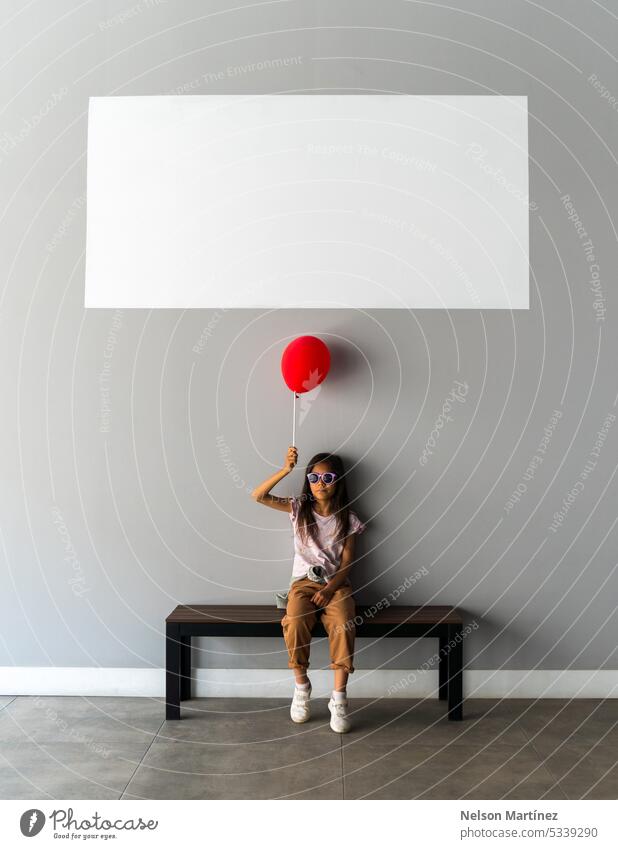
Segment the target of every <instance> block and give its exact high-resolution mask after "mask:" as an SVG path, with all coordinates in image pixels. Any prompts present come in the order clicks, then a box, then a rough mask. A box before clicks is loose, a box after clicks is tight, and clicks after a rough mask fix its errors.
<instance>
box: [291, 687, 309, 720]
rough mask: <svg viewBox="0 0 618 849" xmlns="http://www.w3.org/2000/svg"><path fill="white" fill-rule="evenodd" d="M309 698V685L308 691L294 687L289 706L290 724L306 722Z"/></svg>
mask: <svg viewBox="0 0 618 849" xmlns="http://www.w3.org/2000/svg"><path fill="white" fill-rule="evenodd" d="M310 697H311V684H309V689H308V690H301V689H300V688H299V687H294V698H293V699H292V704H291V705H290V716H291V717H292V722H306V721H307V720H308V719H309V716H310V713H311V711H310V709H309V699H310Z"/></svg>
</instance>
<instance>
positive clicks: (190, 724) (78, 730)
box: [0, 696, 618, 799]
mask: <svg viewBox="0 0 618 849" xmlns="http://www.w3.org/2000/svg"><path fill="white" fill-rule="evenodd" d="M350 705H351V709H352V718H353V722H354V727H353V730H352V731H351V732H350V733H349V734H345V735H339V734H335V733H333V732H332V731H331V730H330V727H329V725H328V719H329V714H328V710H327V706H326V699H324V698H315V699H313V700H312V717H311V720H310V721H309V722H307V723H305V724H303V725H295V724H294V723H293V722H291V720H290V718H289V703H288V701H285V700H281V699H193V700H192V701H191V702H184V703H183V709H182V711H183V713H182V715H183V719H182V720H181V721H180V722H166V721H165V720H164V718H163V717H164V706H163V701H162V700H160V699H148V698H85V697H84V698H81V697H80V698H75V697H68V696H65V697H39V696H19V697H15V698H11V697H3V698H0V755H1V756H2V758H1V760H0V763H1V764H2V769H1V770H0V798H3V799H32V798H37V799H38V798H42V799H45V798H50V799H275V798H277V799H283V798H293V799H361V798H367V799H417V798H418V799H582V798H586V799H616V798H618V765H617V762H618V700H616V699H614V700H605V701H602V700H595V699H577V700H571V701H568V700H563V699H546V700H543V701H534V700H527V699H508V700H503V701H499V700H494V699H469V700H468V701H467V702H466V704H465V714H466V718H465V719H464V721H463V722H448V721H447V720H446V717H445V713H444V710H445V708H444V704H443V703H442V702H439V701H437V700H435V699H427V700H415V701H408V700H404V699H390V700H385V699H382V700H378V701H374V700H370V699H351V700H350Z"/></svg>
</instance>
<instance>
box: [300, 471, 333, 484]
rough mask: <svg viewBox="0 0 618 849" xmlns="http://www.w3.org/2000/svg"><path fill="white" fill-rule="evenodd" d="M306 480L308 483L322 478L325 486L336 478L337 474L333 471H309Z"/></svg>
mask: <svg viewBox="0 0 618 849" xmlns="http://www.w3.org/2000/svg"><path fill="white" fill-rule="evenodd" d="M307 480H308V481H309V483H317V482H318V481H319V480H323V481H324V483H325V484H326V486H330V485H331V484H332V483H334V482H335V481H336V480H337V474H336V473H335V472H322V473H321V474H320V473H319V472H311V473H310V474H308V475H307Z"/></svg>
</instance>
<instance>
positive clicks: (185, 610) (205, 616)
mask: <svg viewBox="0 0 618 849" xmlns="http://www.w3.org/2000/svg"><path fill="white" fill-rule="evenodd" d="M356 611H357V612H356V617H355V619H354V622H355V624H356V636H357V637H399V638H402V637H403V638H406V639H407V638H414V637H432V638H434V639H437V640H438V642H439V652H438V657H439V660H438V698H440V699H444V700H446V701H447V715H448V718H449V719H451V720H461V719H462V718H463V616H462V613H461V611H459V610H458V609H457V608H456V607H450V606H448V605H433V606H430V605H427V606H419V607H412V606H404V605H388V606H386V607H384V608H383V609H381V610H377V609H376V606H375V605H373V606H367V605H365V606H362V605H359V604H357V608H356ZM284 615H285V609H284V608H278V607H275V606H274V605H273V606H271V605H262V604H181V605H179V606H178V607H176V608H175V609H174V610H173V611H172V612H171V613H170V615H169V616H168V617H167V619H166V620H165V644H166V650H165V670H166V673H165V716H166V719H170V720H176V719H180V702H181V701H182V700H186V699H190V698H191V639H192V637H281V638H282V639H283V631H282V628H281V620H282V618H283V616H284ZM313 636H317V637H322V636H326V632H325V631H324V628H323V626H322V624H321V622H320V617H319V615H318V619H317V622H316V625H315V627H314V629H313Z"/></svg>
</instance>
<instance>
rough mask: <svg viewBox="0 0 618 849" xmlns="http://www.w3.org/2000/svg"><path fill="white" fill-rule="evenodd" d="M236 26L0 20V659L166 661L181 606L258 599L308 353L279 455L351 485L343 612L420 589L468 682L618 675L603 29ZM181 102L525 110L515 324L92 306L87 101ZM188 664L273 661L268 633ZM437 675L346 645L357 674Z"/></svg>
mask: <svg viewBox="0 0 618 849" xmlns="http://www.w3.org/2000/svg"><path fill="white" fill-rule="evenodd" d="M238 5H239V4H238V3H237V2H235V3H234V4H231V3H225V2H218V3H202V2H197V0H191V2H189V0H184V2H171V0H169V2H166V3H163V2H160V3H157V2H154V0H153V1H152V2H150V3H148V2H146V0H141V2H136V3H131V0H120V2H113V3H112V2H109V3H108V2H96V0H93V2H89V3H81V2H78V0H62V1H60V0H52V1H51V2H43V0H38V2H34V3H27V2H25V0H20V2H17V0H10V2H8V1H6V0H5V2H4V3H3V5H2V13H1V17H2V21H0V23H1V24H2V25H3V26H2V28H1V29H0V48H1V49H0V55H2V56H3V57H4V61H6V62H7V66H6V68H5V70H3V72H2V75H1V76H0V88H1V92H0V101H1V103H2V115H1V124H0V133H1V141H2V143H1V145H0V160H1V161H0V185H1V195H0V197H1V206H2V229H1V230H0V239H1V247H2V250H1V254H0V263H1V266H2V312H1V317H2V339H3V342H4V353H3V357H2V363H1V372H0V374H1V379H2V400H3V414H2V417H1V419H0V421H1V427H2V446H3V449H4V450H3V452H2V458H3V459H2V487H1V493H2V496H1V497H2V504H1V513H0V515H1V522H2V526H1V531H2V539H1V541H2V549H1V551H0V564H1V565H0V569H1V576H2V593H1V594H0V605H1V608H0V613H1V616H0V628H1V635H2V640H0V665H13V664H15V665H58V666H71V665H76V666H97V665H101V666H113V667H120V666H138V667H139V666H144V667H148V666H161V665H162V664H163V639H162V623H163V619H164V617H165V615H166V614H167V613H168V612H169V611H170V610H171V608H172V607H173V606H174V605H176V604H177V603H179V602H208V601H211V602H216V601H219V602H227V603H231V602H246V603H248V602H256V603H270V602H271V598H272V593H273V591H274V590H276V589H279V588H282V587H285V586H286V585H287V580H288V575H289V573H290V568H291V544H292V540H291V532H290V526H289V520H288V517H287V516H286V515H285V514H282V513H278V512H275V511H270V510H267V509H266V508H264V507H262V506H260V505H257V504H255V503H254V502H253V501H252V500H251V499H250V497H249V495H248V490H250V489H251V488H253V486H255V484H256V483H258V482H259V481H261V480H262V479H264V478H265V477H266V476H268V475H269V474H271V473H272V471H273V470H274V469H276V468H277V467H279V466H280V464H281V463H282V462H283V458H284V455H285V450H286V448H287V445H288V444H289V443H290V440H291V409H290V397H289V393H288V392H287V390H285V388H284V386H283V383H282V381H281V379H280V377H279V357H280V353H281V350H282V348H283V346H284V345H285V343H286V342H287V341H289V340H290V339H291V338H293V337H294V336H296V335H299V334H302V333H316V334H319V335H320V336H322V338H324V339H325V340H326V341H327V342H328V343H329V344H330V345H331V346H332V349H333V354H334V367H333V371H332V375H331V376H330V377H329V379H328V381H327V383H326V384H324V387H323V390H322V391H321V392H320V393H319V395H318V397H317V398H316V399H315V401H314V402H313V404H312V405H311V406H310V408H309V409H308V411H307V413H306V416H305V418H304V420H303V423H302V425H301V426H300V427H299V429H298V434H297V444H298V446H299V449H300V463H301V464H302V463H303V462H306V460H307V459H308V458H309V457H310V455H311V454H312V453H314V452H315V451H318V450H325V449H328V450H336V451H339V452H341V453H342V455H343V456H344V458H345V460H346V461H347V463H348V464H349V467H350V469H351V470H352V471H351V476H350V477H351V480H350V486H351V490H352V493H353V496H354V498H355V499H357V501H356V502H355V508H356V509H357V510H358V512H359V513H360V515H361V516H362V517H363V518H364V519H366V520H368V522H369V529H368V531H367V533H366V534H365V535H364V536H362V537H360V538H359V558H358V562H357V564H356V566H355V583H356V588H357V598H358V599H359V600H366V601H374V600H379V599H381V598H383V597H385V598H388V597H389V594H390V593H392V592H393V590H394V589H395V588H396V587H397V586H398V585H399V584H400V583H401V582H402V581H404V580H405V579H406V578H407V577H408V578H409V576H411V575H413V574H414V573H415V572H417V571H420V570H422V571H423V572H424V573H425V574H423V575H422V577H421V579H420V580H419V581H418V582H416V583H415V584H414V585H413V586H411V587H409V588H408V589H407V590H406V591H405V592H404V593H403V594H402V595H401V596H400V597H399V599H398V602H399V603H408V604H420V603H425V602H426V603H434V604H445V603H449V604H456V605H460V606H461V607H463V608H464V609H465V611H466V613H467V616H468V618H469V620H470V622H477V623H478V625H479V627H478V628H476V629H475V630H472V631H471V633H470V636H469V637H467V655H468V659H469V663H470V666H471V667H473V668H479V669H481V668H482V669H487V668H498V667H504V668H532V667H539V668H547V669H556V668H558V669H560V668H567V667H571V668H582V669H586V668H587V669H593V668H607V669H612V668H615V667H616V654H615V651H616V633H617V621H616V615H615V604H616V597H617V591H618V577H617V574H616V571H615V570H616V555H615V549H616V540H617V537H618V533H617V530H616V503H617V502H616V496H617V490H618V487H617V482H616V477H615V475H616V460H617V445H618V423H615V422H614V423H611V422H610V423H609V425H606V426H604V421H605V420H606V417H607V416H608V414H611V415H616V413H617V410H616V407H615V399H616V393H617V392H618V376H617V370H616V366H615V364H616V361H617V356H616V354H617V352H616V348H617V342H616V340H617V335H618V334H617V332H616V331H617V329H618V321H617V318H616V303H615V292H614V291H613V290H612V289H611V288H610V287H611V285H612V284H614V287H615V273H614V270H615V267H616V233H615V230H614V226H613V224H612V222H611V215H612V214H614V215H615V212H616V204H615V201H616V192H615V182H614V183H613V184H612V182H611V175H612V174H614V177H615V164H616V160H615V158H614V155H613V154H612V153H611V150H612V149H613V151H614V153H615V151H616V149H617V145H616V141H617V139H616V135H617V132H616V126H617V115H616V109H615V105H616V104H615V101H614V102H612V101H611V100H610V96H614V97H615V96H617V95H618V80H617V78H616V73H615V65H614V64H613V61H612V59H611V57H610V55H609V51H610V49H611V47H612V45H615V44H616V31H617V27H616V18H615V13H617V12H618V4H617V3H616V2H615V0H611V2H608V3H606V4H605V6H606V7H607V11H605V10H604V9H603V7H602V6H601V5H599V4H593V3H581V2H574V0H569V2H564V0H561V1H560V2H558V0H552V2H549V3H548V2H544V3H542V4H541V5H540V6H539V5H538V4H532V3H528V2H525V0H516V2H504V1H503V2H498V3H496V2H495V0H477V2H474V0H466V2H455V3H452V2H451V3H449V4H448V8H447V7H446V5H445V7H441V6H440V4H439V3H435V4H433V3H432V4H423V3H408V2H389V0H386V2H380V3H371V2H358V0H350V2H333V0H324V2H320V3H308V2H279V3H264V4H258V5H255V4H251V5H249V4H247V9H246V11H243V10H242V9H240V10H232V8H231V7H232V6H234V7H236V6H238ZM121 12H123V13H126V14H125V15H123V16H121V17H117V16H118V14H119V13H121ZM115 16H116V17H115ZM251 63H254V67H253V68H251V67H250V65H251ZM255 63H262V64H261V65H255ZM593 74H594V75H596V77H595V78H593V79H592V80H590V79H589V78H590V77H591V75H593ZM595 83H596V87H595ZM601 86H604V87H605V88H606V89H607V91H605V89H603V88H601ZM183 87H184V88H183ZM172 91H176V92H178V91H184V92H186V93H195V94H208V93H251V92H259V93H264V92H273V93H275V92H276V93H286V92H306V93H307V94H311V92H316V91H319V92H347V93H350V94H353V93H355V92H401V93H409V94H427V93H431V94H442V93H449V94H481V95H482V94H487V95H490V94H525V95H527V96H528V98H529V109H530V120H529V134H530V138H529V142H530V195H531V199H532V200H533V201H534V203H535V204H536V205H537V206H538V208H537V209H536V210H535V211H533V212H531V215H530V238H531V266H532V267H531V282H530V286H531V309H530V310H529V311H521V312H516V313H513V314H509V313H508V312H502V311H500V312H492V311H478V312H477V311H459V312H457V311H455V312H451V313H447V312H441V311H433V310H430V311H422V310H419V311H416V312H405V311H390V310H388V311H375V312H369V313H363V312H361V311H346V310H343V311H316V310H308V311H299V310H285V309H282V310H279V311H277V312H267V311H258V310H256V311H244V310H240V311H227V312H217V311H200V310H197V311H180V310H170V311H161V312H156V311H148V310H135V311H124V312H121V313H115V312H114V311H113V310H112V311H88V312H86V311H85V310H84V309H83V306H82V304H83V289H84V235H85V209H84V192H85V178H86V157H85V149H86V136H87V124H86V110H87V105H88V97H89V96H90V95H130V94H131V95H136V94H138V95H139V94H144V95H148V94H161V93H168V92H172ZM565 194H568V195H570V198H571V200H572V202H573V204H574V209H575V210H576V212H577V214H578V216H579V218H580V220H581V222H582V226H583V227H584V229H585V231H586V234H587V235H586V236H585V237H580V234H579V233H578V230H577V228H576V223H577V222H576V220H575V218H574V215H575V213H574V212H572V211H571V217H572V219H573V220H570V219H569V210H568V209H567V208H566V206H565V202H564V201H563V200H561V198H562V196H563V195H565ZM376 226H378V225H376ZM588 240H590V241H591V245H592V247H591V248H590V249H591V251H592V253H593V254H594V256H595V257H596V260H595V261H594V262H593V263H590V261H589V258H588V257H587V254H586V249H585V244H584V243H585V242H587V241H588ZM588 247H590V246H588ZM595 265H598V266H599V269H598V270H599V273H600V278H599V279H600V284H599V287H598V289H597V291H596V292H595V291H593V289H592V288H591V285H590V281H591V274H592V271H594V270H596V269H594V266H595ZM200 338H201V339H202V343H201V346H200V342H199V340H200ZM196 346H197V348H198V351H197V352H196V351H195V350H194V348H195V347H196ZM456 380H458V381H461V382H462V383H466V384H467V386H468V390H467V395H466V396H465V400H464V401H463V403H460V402H453V412H452V415H451V418H452V421H446V422H444V426H443V427H442V428H440V430H439V436H438V439H437V442H436V448H435V451H434V453H433V455H430V456H429V460H428V462H427V463H425V464H424V465H423V464H422V463H421V462H420V459H419V458H420V457H421V454H422V452H423V449H424V447H425V446H426V444H427V440H428V439H429V438H430V434H431V431H432V429H433V428H434V425H435V422H436V419H437V418H438V416H439V415H440V412H441V410H442V406H443V404H444V402H445V399H446V398H447V396H448V395H449V393H450V392H451V391H452V389H453V386H454V381H456ZM555 410H558V411H559V413H561V417H560V418H559V419H557V424H556V426H555V427H553V428H552V425H551V420H552V415H553V411H555ZM548 426H549V430H548V431H547V434H548V436H547V438H546V441H545V449H546V450H545V454H544V455H542V463H540V464H539V463H538V462H537V461H534V460H533V458H534V457H535V455H537V456H541V455H539V454H538V446H539V444H540V443H541V442H542V440H543V438H544V429H545V428H547V427H548ZM599 431H601V436H600V437H599V436H598V435H597V434H598V432H599ZM217 440H218V441H217ZM597 441H598V443H599V448H598V449H597V450H596V451H595V442H597ZM591 452H593V458H594V459H595V460H596V465H595V466H594V467H592V466H586V464H587V462H588V461H589V459H590V457H591ZM531 463H532V465H533V468H531V471H530V472H529V473H528V475H527V477H526V469H527V468H528V467H529V465H530V464H531ZM587 468H588V470H589V472H588V473H587V472H586V469H587ZM582 473H583V474H584V475H587V476H586V477H585V478H582V477H581V475H582ZM301 477H302V469H300V468H299V469H296V470H295V471H294V473H293V474H292V475H291V476H290V477H289V478H287V479H286V480H285V481H284V482H283V483H282V484H281V485H280V486H279V487H278V489H277V490H275V491H276V492H278V493H279V494H281V495H289V494H292V493H294V492H298V490H299V488H300V486H301ZM522 484H525V486H526V487H527V490H526V491H525V492H524V493H523V495H522V496H521V500H520V501H519V502H518V503H516V504H514V506H513V507H512V509H510V510H507V509H506V507H505V505H506V504H507V502H508V500H509V498H510V496H511V494H512V493H513V492H514V491H515V490H516V488H517V487H518V485H519V488H520V490H521V489H522V488H523V487H522V486H521V485H522ZM569 492H572V493H573V494H572V495H571V496H569V495H568V493H569ZM565 498H566V499H567V500H568V499H570V501H569V504H568V507H569V509H568V511H567V512H566V513H565V515H564V519H563V521H562V523H561V524H556V525H555V528H554V530H552V529H551V524H552V521H553V518H554V513H556V512H557V511H559V510H560V509H561V507H562V503H563V499H565ZM604 626H606V627H604ZM202 648H203V649H204V652H203V653H202V654H201V658H200V661H199V662H200V664H201V665H204V666H221V667H226V666H240V667H249V666H257V667H264V666H272V667H281V668H284V667H285V666H286V656H285V653H284V651H283V650H282V649H283V642H282V640H273V641H258V642H257V643H256V642H252V641H242V640H230V641H223V640H220V641H213V642H211V643H209V644H208V646H205V645H203V644H202ZM427 654H428V649H427V647H425V646H419V647H417V648H416V649H414V650H406V651H404V647H403V645H402V644H400V643H399V641H394V640H392V641H388V643H387V644H383V645H380V646H371V645H369V644H368V643H365V642H364V641H362V642H359V646H358V655H357V666H358V667H359V668H367V667H373V666H375V665H379V664H382V665H384V666H391V667H395V668H408V667H413V666H415V665H417V664H419V663H421V662H422V660H423V659H424V658H425V657H426V656H427ZM326 661H327V658H326V655H325V653H324V651H323V647H321V648H320V650H319V651H316V654H315V663H316V665H317V664H323V663H325V662H326Z"/></svg>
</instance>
